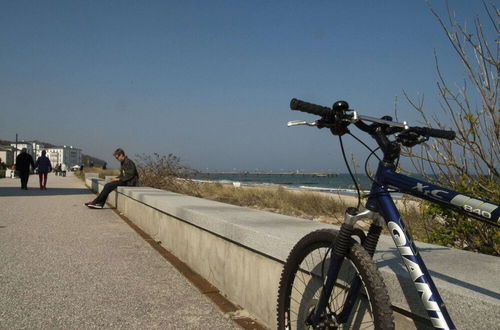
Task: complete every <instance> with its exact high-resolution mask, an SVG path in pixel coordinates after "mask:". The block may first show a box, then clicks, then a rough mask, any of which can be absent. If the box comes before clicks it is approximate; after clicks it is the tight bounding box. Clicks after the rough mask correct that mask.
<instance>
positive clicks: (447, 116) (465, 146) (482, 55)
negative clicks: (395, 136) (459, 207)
mask: <svg viewBox="0 0 500 330" xmlns="http://www.w3.org/2000/svg"><path fill="white" fill-rule="evenodd" d="M427 3H428V5H429V9H430V11H431V13H432V14H433V15H434V16H435V17H436V19H437V21H438V22H439V24H440V26H441V28H442V30H443V32H444V33H445V34H446V36H447V38H448V40H449V42H450V45H451V46H452V48H453V49H454V50H455V53H456V54H457V57H458V60H459V63H460V64H461V65H462V66H463V68H464V71H465V73H466V78H465V79H464V81H463V84H462V86H456V87H451V86H450V84H449V83H448V82H447V80H446V79H445V77H444V75H443V73H442V72H441V70H440V65H439V58H438V56H437V54H435V62H436V69H437V74H438V82H437V87H438V90H439V95H440V97H441V110H442V113H441V114H440V115H434V116H431V117H429V116H428V115H427V114H426V111H425V107H424V100H423V98H420V99H418V100H412V99H411V98H410V97H409V96H408V95H407V94H406V93H405V97H406V99H407V100H408V101H409V103H410V104H411V105H412V106H413V108H414V109H415V110H416V111H417V112H418V113H419V114H420V117H421V119H422V121H423V122H424V124H425V125H426V126H430V127H440V128H445V126H447V125H451V127H452V129H453V130H454V131H455V132H456V133H457V137H456V139H455V140H454V141H448V140H441V139H434V140H433V141H432V143H431V144H429V145H426V146H424V147H422V149H421V150H420V152H418V151H415V150H411V149H406V150H405V154H406V155H407V156H409V157H410V159H411V161H412V164H413V166H414V167H415V169H416V170H417V172H418V173H420V174H422V175H424V176H425V177H426V179H427V180H429V181H431V182H434V183H436V184H440V185H443V186H450V187H452V189H454V190H457V191H460V192H463V193H467V194H470V195H474V196H478V197H480V198H483V199H486V200H490V201H492V202H495V203H497V204H498V203H499V202H500V188H499V186H500V176H499V168H498V166H499V164H500V159H499V157H500V143H499V139H500V111H499V99H498V90H499V86H500V61H499V53H500V43H499V42H498V41H499V40H500V25H499V22H500V11H499V10H498V9H497V8H496V7H495V6H493V5H492V6H491V7H488V6H487V5H486V4H484V3H483V4H484V8H485V11H486V14H487V17H488V18H489V20H488V22H487V26H486V25H483V23H482V22H481V20H480V19H479V18H476V19H475V20H474V24H473V25H472V28H471V29H469V27H468V26H467V25H465V24H461V23H459V22H458V20H457V18H456V17H455V15H454V13H453V12H452V11H451V9H449V8H448V13H447V19H444V18H442V17H441V16H440V15H439V14H438V13H437V12H436V11H435V10H434V9H433V8H432V7H431V5H430V4H429V2H427ZM486 29H490V30H486ZM428 171H430V172H431V173H430V175H429V174H427V173H428ZM425 212H426V214H427V215H428V216H430V217H434V218H436V217H439V218H441V219H444V220H445V225H444V226H441V227H438V228H436V229H434V230H433V232H432V233H431V234H430V235H429V238H430V241H431V242H434V243H439V244H443V245H449V246H454V247H458V248H463V249H468V250H473V251H480V252H484V253H489V254H496V255H498V254H499V253H500V249H499V243H500V240H499V238H500V235H499V231H498V230H497V229H496V228H495V227H491V226H489V225H487V224H483V223H479V222H477V221H474V220H471V219H469V218H467V217H464V216H460V215H458V214H456V213H455V212H451V211H450V210H449V209H446V208H443V207H440V206H434V205H432V206H430V205H429V206H428V207H427V209H426V210H425Z"/></svg>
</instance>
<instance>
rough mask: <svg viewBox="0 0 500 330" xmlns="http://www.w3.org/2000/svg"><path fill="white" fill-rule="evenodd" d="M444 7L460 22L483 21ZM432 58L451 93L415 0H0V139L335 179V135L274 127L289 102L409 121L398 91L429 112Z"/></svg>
mask: <svg viewBox="0 0 500 330" xmlns="http://www.w3.org/2000/svg"><path fill="white" fill-rule="evenodd" d="M432 3H433V6H434V7H435V8H436V9H437V10H438V11H440V12H441V13H443V15H444V14H445V12H444V1H441V0H439V1H438V0H434V1H432ZM449 3H450V6H451V7H452V8H453V9H455V10H456V12H457V15H458V17H460V18H461V19H462V20H464V19H468V20H469V21H471V20H472V19H473V18H474V17H475V15H476V14H481V15H482V14H483V9H482V3H481V1H475V0H474V1H472V0H450V1H449ZM434 49H435V50H436V51H437V53H438V54H439V56H440V59H441V62H442V69H443V71H444V73H445V74H446V76H447V77H448V79H449V80H450V82H451V83H452V84H453V83H454V82H457V83H460V80H461V79H463V77H464V74H463V69H462V67H461V66H460V65H459V64H458V62H457V60H456V56H455V54H454V53H453V52H452V50H451V48H450V45H449V44H448V41H447V40H446V38H445V36H444V34H443V32H442V31H441V30H440V27H439V25H438V23H437V21H436V19H435V18H434V17H433V16H432V15H431V13H430V12H429V10H428V8H427V6H426V4H425V2H424V1H423V0H408V1H401V0H388V1H356V0H354V1H339V0H330V1H326V0H318V1H243V0H240V1H238V0H227V1H185V0H184V1H101V0H99V1H22V0H18V1H7V0H0V114H1V115H0V116H1V118H0V139H14V138H15V134H16V133H18V134H19V136H20V138H23V139H27V140H29V139H38V140H42V141H47V142H52V143H55V144H61V145H62V144H67V145H73V146H75V147H79V148H81V149H82V150H83V152H84V153H86V154H90V155H93V156H96V157H99V158H102V159H105V160H107V161H108V163H109V165H110V166H112V167H113V166H114V167H116V166H118V164H117V163H116V161H114V160H113V159H112V157H111V153H112V152H113V150H114V149H116V147H122V148H123V149H125V151H126V152H127V153H128V154H129V155H131V156H133V155H135V154H138V153H146V154H151V153H153V152H157V153H160V154H168V153H173V154H175V155H178V156H180V157H181V159H183V160H184V163H186V164H187V165H190V166H191V167H194V168H197V169H206V168H208V169H237V170H255V169H259V170H280V169H284V170H296V169H302V170H312V171H320V170H333V171H337V172H345V169H344V166H343V163H342V161H341V157H340V148H339V146H338V140H337V138H334V137H333V136H331V135H330V134H329V133H328V132H327V131H326V130H322V131H319V130H317V129H315V128H306V127H297V128H287V127H286V122H287V121H289V120H294V119H313V117H312V116H309V115H305V114H304V115H303V114H301V113H297V112H291V111H289V101H290V99H291V98H292V97H298V98H301V99H304V100H308V101H311V102H314V103H318V104H325V105H330V104H332V103H333V102H334V101H336V100H339V99H344V100H347V101H348V102H349V103H350V105H351V107H352V108H355V109H357V110H358V111H360V112H361V113H363V114H367V115H372V116H382V115H385V114H392V113H393V109H394V104H393V103H394V98H395V97H398V98H399V100H400V103H399V111H400V117H402V118H404V119H407V120H409V121H410V122H412V121H413V122H415V119H416V118H417V116H416V114H415V113H414V112H413V111H412V110H411V108H410V106H409V105H408V104H407V103H406V102H405V101H404V100H403V96H402V95H403V94H402V90H403V89H404V90H406V91H407V92H408V93H409V94H410V95H412V96H415V97H416V96H417V95H419V94H425V97H426V105H427V109H428V110H427V111H428V112H429V113H431V112H432V111H435V110H437V109H438V107H439V106H438V102H439V98H438V95H437V94H438V93H437V89H436V84H435V82H436V70H435V67H434V53H433V52H434ZM353 131H355V130H354V129H353ZM348 146H349V152H353V153H354V154H356V155H357V154H359V151H360V150H362V149H361V147H358V145H357V144H354V143H348ZM363 160H364V159H362V158H359V159H358V162H360V163H361V162H362V161H363Z"/></svg>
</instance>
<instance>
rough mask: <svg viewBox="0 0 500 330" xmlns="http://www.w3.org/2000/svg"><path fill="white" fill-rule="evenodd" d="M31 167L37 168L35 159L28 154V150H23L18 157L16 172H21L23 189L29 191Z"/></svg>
mask: <svg viewBox="0 0 500 330" xmlns="http://www.w3.org/2000/svg"><path fill="white" fill-rule="evenodd" d="M30 166H31V167H32V168H35V162H33V157H31V155H30V154H28V153H27V152H26V148H23V149H22V150H21V153H20V154H19V155H17V157H16V171H18V172H19V178H20V179H21V189H24V190H28V179H29V177H30Z"/></svg>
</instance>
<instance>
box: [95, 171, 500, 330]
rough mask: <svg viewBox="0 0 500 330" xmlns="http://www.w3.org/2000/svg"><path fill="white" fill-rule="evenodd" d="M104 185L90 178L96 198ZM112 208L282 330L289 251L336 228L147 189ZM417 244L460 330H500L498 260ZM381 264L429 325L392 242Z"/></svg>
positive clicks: (392, 285) (127, 190) (391, 285)
mask: <svg viewBox="0 0 500 330" xmlns="http://www.w3.org/2000/svg"><path fill="white" fill-rule="evenodd" d="M103 182H104V181H103V180H100V179H97V178H92V177H88V178H86V184H87V186H89V187H90V188H92V189H93V190H94V191H96V188H97V189H101V188H102V184H103ZM108 203H110V204H112V205H113V206H116V207H117V209H118V211H119V212H121V213H123V214H124V215H125V216H126V217H128V218H129V219H130V220H132V221H133V222H134V223H135V224H136V225H138V226H139V227H140V228H141V229H142V230H144V231H145V232H147V233H148V234H149V235H150V236H152V237H153V238H154V239H156V240H157V241H161V244H162V245H163V246H164V247H165V248H166V249H167V250H169V251H170V252H172V253H173V254H174V255H176V256H177V257H178V258H179V259H181V260H182V261H183V262H185V263H186V264H188V265H189V266H190V267H191V268H192V269H193V270H194V271H196V272H197V273H199V274H200V275H201V276H203V277H204V278H205V279H207V280H208V281H210V282H211V283H212V284H213V285H215V286H216V287H217V288H218V289H219V290H220V291H221V292H222V293H224V294H225V295H226V296H227V297H228V299H229V300H231V301H233V302H234V303H236V304H238V305H240V306H242V307H243V308H245V309H246V310H247V311H248V312H250V313H251V314H252V315H253V316H255V317H256V318H257V319H258V320H259V321H260V322H262V323H263V324H264V325H266V326H268V327H270V328H274V327H275V323H276V299H277V290H278V283H279V278H280V274H281V269H282V267H283V263H284V261H285V259H286V257H287V256H288V254H289V252H290V250H291V249H292V247H293V246H294V245H295V243H296V242H297V241H298V240H299V239H300V238H301V237H303V236H304V235H306V234H307V233H309V232H311V231H314V230H316V229H319V228H332V227H333V226H330V225H326V224H321V223H315V222H312V221H308V220H303V219H298V218H294V217H288V216H283V215H278V214H274V213H269V212H263V211H257V210H252V209H247V208H242V207H237V206H232V205H228V204H223V203H218V202H213V201H208V200H204V199H199V198H195V197H189V196H185V195H179V194H175V193H172V192H168V191H162V190H158V189H153V188H147V187H119V188H118V192H116V193H115V192H114V193H112V194H111V195H110V197H109V198H108ZM417 245H418V247H419V248H420V253H421V255H422V257H423V258H424V260H425V261H426V264H427V267H428V268H429V270H430V271H431V274H432V276H433V278H434V280H435V283H436V285H437V286H438V288H439V290H440V293H441V295H442V297H443V299H444V300H445V302H446V304H447V306H448V310H449V312H450V314H451V316H452V318H453V319H454V322H455V323H456V325H457V327H458V328H459V329H492V328H495V327H497V326H498V324H500V316H499V311H500V293H499V289H500V279H499V277H498V274H499V271H500V263H499V259H498V258H496V257H492V256H486V255H480V254H475V253H470V252H466V251H460V250H455V249H448V248H444V247H440V246H435V245H430V244H425V243H417ZM374 260H375V261H376V263H377V265H378V267H379V269H380V271H381V273H382V275H383V276H384V281H385V283H386V285H387V287H388V289H389V293H390V295H391V301H392V303H393V305H394V306H395V307H397V308H398V309H401V310H403V311H405V313H408V314H410V315H412V317H413V318H415V319H417V320H418V319H419V318H420V317H423V318H427V316H426V312H425V310H424V309H423V307H422V305H421V303H420V301H419V298H418V295H417V293H416V292H415V290H414V288H413V284H412V283H411V281H410V279H409V276H408V274H407V272H406V269H405V268H404V265H403V264H402V261H401V260H400V259H399V257H398V254H397V250H396V249H395V247H394V243H393V242H392V239H391V238H390V237H386V236H384V237H382V238H381V241H380V244H379V248H378V252H377V253H376V254H375V256H374ZM408 301H411V302H412V303H411V304H410V305H412V307H411V308H410V307H409V304H408ZM415 306H416V307H415ZM397 322H398V324H399V326H398V327H399V328H407V327H408V326H409V324H410V323H408V321H405V319H404V318H401V317H398V318H397ZM403 324H404V326H403Z"/></svg>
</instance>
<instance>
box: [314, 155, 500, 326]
mask: <svg viewBox="0 0 500 330" xmlns="http://www.w3.org/2000/svg"><path fill="white" fill-rule="evenodd" d="M375 182H376V183H373V185H372V187H371V190H370V195H369V196H370V197H369V198H368V201H367V203H366V209H368V210H370V211H373V212H377V213H379V214H380V215H381V216H382V217H383V219H384V220H385V223H386V224H387V227H388V228H389V231H390V233H391V236H392V238H393V240H394V242H395V244H396V246H397V249H398V251H399V253H400V254H401V256H402V258H403V261H404V263H405V265H406V268H407V269H408V272H409V274H410V277H411V279H412V281H413V283H414V285H415V287H416V289H417V291H418V292H419V293H420V296H421V300H422V303H423V305H424V307H425V309H426V310H427V313H428V315H429V317H430V320H431V322H432V324H433V326H434V327H435V328H437V329H455V326H454V324H453V322H452V320H451V318H450V315H449V314H448V311H447V310H446V307H445V305H444V303H443V300H442V299H441V296H440V295H439V292H438V290H437V288H436V286H435V284H434V282H433V281H432V278H431V276H430V274H429V271H428V270H427V267H426V266H425V263H424V261H423V260H422V258H421V256H420V254H419V253H418V250H417V247H416V246H415V244H414V243H413V240H412V238H411V236H410V234H409V233H408V232H407V231H406V229H405V224H404V222H403V220H402V219H401V216H400V214H399V212H398V210H397V208H396V206H395V204H394V201H393V199H392V197H391V195H390V192H389V189H390V188H394V189H396V190H398V191H400V192H403V193H406V194H409V195H412V196H415V197H418V198H421V199H425V200H428V201H431V202H435V203H439V204H442V205H446V206H447V207H450V208H454V209H456V210H457V211H458V212H460V213H463V214H467V215H468V216H472V217H475V218H480V219H481V220H484V221H487V222H490V223H495V224H498V220H499V215H500V207H499V205H497V204H494V203H491V202H488V201H484V200H480V199H477V198H473V197H470V196H467V195H463V194H460V193H458V192H456V191H453V190H449V189H446V188H443V187H440V186H437V185H434V184H432V183H429V182H425V181H421V180H418V179H415V178H412V177H408V176H406V175H403V174H399V173H396V172H395V167H394V165H392V164H387V163H384V162H380V164H379V166H378V169H377V173H376V175H375ZM342 259H343V258H340V259H339V258H334V257H332V260H331V263H330V267H329V270H328V276H327V281H326V283H325V286H324V288H325V289H324V290H323V292H322V293H321V297H320V299H319V303H318V305H317V310H316V311H315V315H314V317H313V320H314V321H315V320H319V319H320V315H321V314H322V311H324V307H325V306H326V302H327V301H328V299H329V295H330V292H331V289H332V288H333V285H334V283H335V281H336V278H337V274H338V270H339V269H340V267H341V265H342V262H343V261H342ZM360 282H361V281H360V279H359V278H356V279H355V280H354V281H353V283H352V287H351V289H350V291H349V294H348V298H347V300H346V301H347V303H346V304H345V306H344V310H343V311H342V312H341V313H340V314H339V315H338V316H337V317H338V320H339V321H340V322H344V321H345V320H346V319H347V317H348V314H349V313H350V309H351V308H352V306H353V304H354V300H355V297H356V296H357V294H358V291H359V287H360V285H361V283H360ZM325 291H326V292H325Z"/></svg>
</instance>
